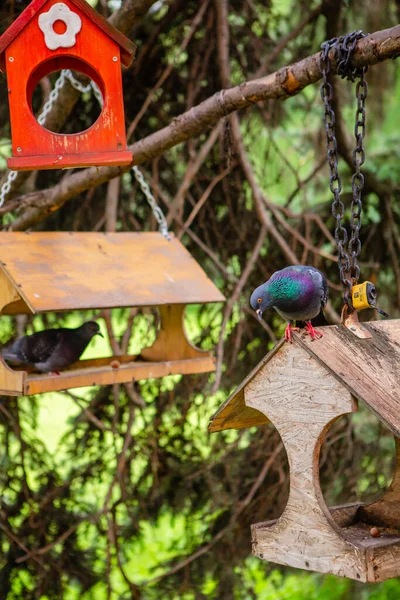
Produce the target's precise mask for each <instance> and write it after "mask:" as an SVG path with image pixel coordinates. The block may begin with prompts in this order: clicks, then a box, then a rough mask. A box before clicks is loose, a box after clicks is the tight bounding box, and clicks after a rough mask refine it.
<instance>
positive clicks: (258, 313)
mask: <svg viewBox="0 0 400 600" xmlns="http://www.w3.org/2000/svg"><path fill="white" fill-rule="evenodd" d="M256 314H257V317H258V320H259V321H262V315H263V314H262V310H261V308H257V310H256Z"/></svg>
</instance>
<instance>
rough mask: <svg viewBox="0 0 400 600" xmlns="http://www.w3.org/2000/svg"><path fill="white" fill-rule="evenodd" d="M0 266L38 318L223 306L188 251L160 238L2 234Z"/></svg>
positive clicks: (153, 235)
mask: <svg viewBox="0 0 400 600" xmlns="http://www.w3.org/2000/svg"><path fill="white" fill-rule="evenodd" d="M0 261H1V266H2V268H3V270H4V271H5V273H6V274H7V276H8V277H9V279H10V280H11V281H12V282H13V283H14V285H15V286H16V287H17V290H18V292H19V294H20V295H21V296H22V298H23V299H24V300H25V302H26V303H27V305H28V306H31V310H32V312H35V313H38V312H46V311H67V310H76V309H78V310H85V309H94V308H100V309H101V308H114V307H131V306H158V305H163V304H189V303H205V302H221V301H224V300H225V298H224V296H223V295H222V294H221V292H220V291H219V290H218V289H217V288H216V286H215V285H214V284H213V283H212V281H211V280H210V279H209V278H208V277H207V276H206V274H205V273H204V271H203V270H202V269H201V267H200V266H199V265H198V264H197V263H196V261H195V260H194V259H193V257H192V256H191V255H190V254H189V253H188V252H187V250H186V249H185V248H184V246H183V245H182V244H181V243H180V242H179V241H178V240H177V239H176V238H174V237H172V240H171V241H168V240H166V239H165V238H164V237H163V236H162V235H161V234H160V233H158V232H151V233H93V232H90V233H87V232H85V233H81V232H79V233H66V232H33V233H26V232H1V233H0ZM27 310H28V309H27V308H26V311H27ZM3 314H9V313H8V310H7V307H5V309H4V310H3Z"/></svg>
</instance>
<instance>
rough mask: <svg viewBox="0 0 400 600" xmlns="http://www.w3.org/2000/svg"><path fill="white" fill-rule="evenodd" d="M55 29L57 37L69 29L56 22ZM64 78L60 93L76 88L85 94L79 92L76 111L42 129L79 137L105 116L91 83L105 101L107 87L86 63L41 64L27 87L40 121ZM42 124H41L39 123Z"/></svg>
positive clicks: (65, 60) (65, 59)
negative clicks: (102, 113)
mask: <svg viewBox="0 0 400 600" xmlns="http://www.w3.org/2000/svg"><path fill="white" fill-rule="evenodd" d="M53 27H54V28H56V29H57V33H62V27H65V23H64V22H63V21H60V20H59V21H56V22H55V23H54V26H53ZM61 77H63V78H64V85H63V86H61V87H60V89H59V93H60V90H62V89H63V88H64V86H65V87H66V88H68V87H69V86H71V85H72V83H71V79H73V80H74V81H73V83H74V85H73V87H74V86H77V87H82V88H83V91H78V92H77V94H78V99H77V101H76V102H75V104H73V106H72V110H70V111H69V110H68V108H67V107H66V110H65V111H63V110H61V111H57V116H56V118H53V119H52V118H51V114H50V115H48V117H47V119H46V121H45V122H44V123H41V126H42V127H44V128H45V129H48V130H49V131H51V132H53V133H63V134H77V133H82V132H84V131H87V130H88V129H90V128H91V127H92V126H93V125H94V124H95V123H96V121H97V120H98V118H99V117H100V115H101V111H102V106H101V104H100V102H99V99H98V98H97V97H96V95H95V92H94V90H93V87H92V85H91V82H93V83H94V84H95V85H96V86H97V89H98V90H99V91H100V95H101V96H102V98H104V85H103V82H102V80H101V78H100V76H99V75H98V73H96V72H95V71H94V69H93V68H92V67H91V66H90V65H88V64H86V63H84V62H83V61H81V60H79V59H76V58H74V57H68V56H65V57H61V58H58V59H57V60H54V59H51V60H49V61H46V62H44V63H42V64H40V65H39V66H38V67H37V68H36V69H35V71H34V72H33V73H32V75H31V76H30V78H29V81H28V86H27V98H28V102H30V104H31V110H32V113H33V114H34V116H35V117H36V119H38V120H39V117H40V115H41V114H42V113H43V109H44V107H45V106H46V104H47V102H48V100H49V97H50V94H51V93H53V95H54V94H55V93H56V91H55V90H56V89H58V88H59V85H60V78H61ZM39 123H40V121H39Z"/></svg>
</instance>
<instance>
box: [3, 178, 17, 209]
mask: <svg viewBox="0 0 400 600" xmlns="http://www.w3.org/2000/svg"><path fill="white" fill-rule="evenodd" d="M17 175H18V171H9V172H8V175H7V179H6V180H5V182H4V183H3V185H2V186H1V189H0V208H1V207H2V206H3V204H4V200H5V199H6V198H7V196H8V194H9V193H10V190H11V184H12V182H13V181H14V180H15V179H16V178H17Z"/></svg>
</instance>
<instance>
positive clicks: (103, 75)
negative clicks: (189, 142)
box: [0, 0, 135, 171]
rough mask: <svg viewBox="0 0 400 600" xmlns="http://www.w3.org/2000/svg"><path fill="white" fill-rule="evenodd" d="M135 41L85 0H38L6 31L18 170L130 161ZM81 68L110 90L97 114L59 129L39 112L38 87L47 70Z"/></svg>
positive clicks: (0, 50) (4, 58)
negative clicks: (127, 99) (81, 125)
mask: <svg viewBox="0 0 400 600" xmlns="http://www.w3.org/2000/svg"><path fill="white" fill-rule="evenodd" d="M134 51H135V44H134V43H133V42H131V41H130V40H129V39H128V38H127V37H125V36H124V35H122V33H120V32H119V31H118V30H117V29H116V28H115V27H113V26H112V25H110V23H108V22H107V21H106V20H105V19H104V18H103V17H102V16H101V15H100V14H99V13H98V12H97V11H96V10H94V9H93V8H92V7H91V6H90V5H89V4H88V3H87V2H85V0H63V1H62V2H59V1H58V0H32V2H31V3H30V4H29V6H27V8H26V9H25V10H24V11H23V12H22V13H21V14H20V15H19V17H18V18H17V19H16V20H15V21H14V23H13V24H12V25H11V26H10V27H9V28H8V29H7V31H6V32H5V33H4V34H3V35H2V36H1V37H0V71H3V72H4V73H6V74H7V88H8V97H9V104H10V120H11V135H12V154H13V156H12V158H9V159H8V166H9V168H10V169H13V170H16V171H18V170H30V169H62V168H64V167H85V166H91V165H96V166H100V165H127V164H129V163H130V162H132V153H131V152H130V151H128V150H127V147H126V134H125V119H124V107H123V96H122V78H121V63H122V64H123V65H124V66H128V65H129V64H130V63H131V62H132V59H133V56H134ZM62 69H73V70H76V71H79V72H81V73H83V74H84V75H86V76H87V77H90V78H91V79H92V80H93V81H94V82H95V83H96V84H97V86H98V88H99V89H100V91H101V94H102V97H103V108H102V111H101V114H100V116H99V118H98V119H97V121H96V122H95V123H94V124H93V125H92V126H91V127H90V128H89V129H87V130H86V131H82V132H81V133H76V134H62V133H53V132H51V131H49V130H48V129H46V128H45V127H43V126H42V125H40V124H39V123H38V121H37V119H36V117H35V115H34V114H33V112H32V95H33V92H34V89H35V87H36V85H37V84H38V83H39V81H40V80H41V79H42V78H43V77H45V76H46V75H48V74H50V73H52V72H55V71H59V70H62Z"/></svg>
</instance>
